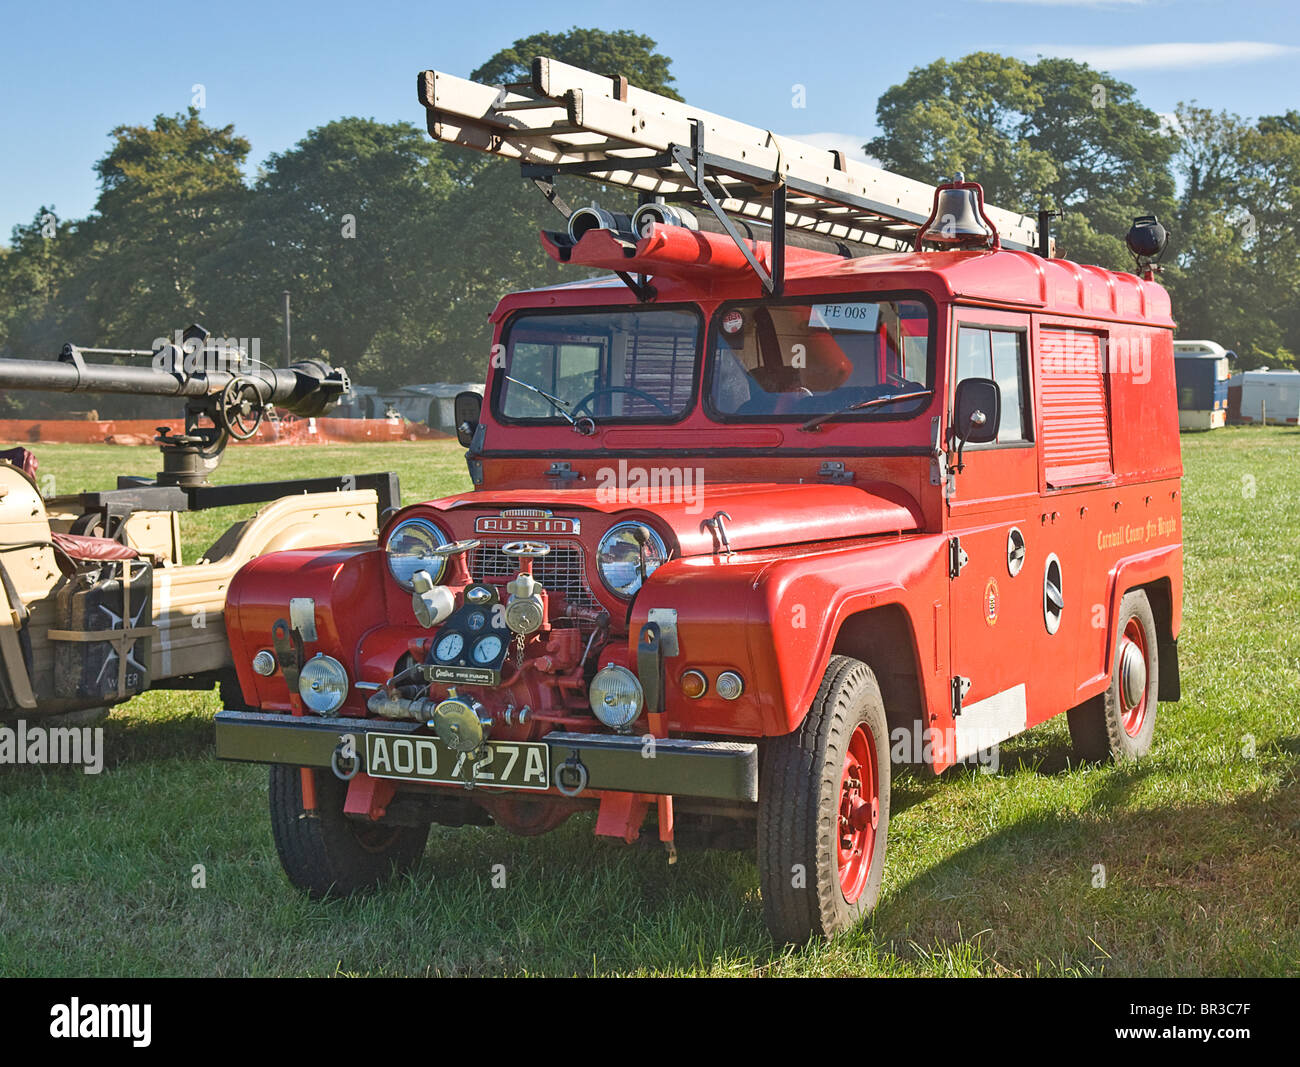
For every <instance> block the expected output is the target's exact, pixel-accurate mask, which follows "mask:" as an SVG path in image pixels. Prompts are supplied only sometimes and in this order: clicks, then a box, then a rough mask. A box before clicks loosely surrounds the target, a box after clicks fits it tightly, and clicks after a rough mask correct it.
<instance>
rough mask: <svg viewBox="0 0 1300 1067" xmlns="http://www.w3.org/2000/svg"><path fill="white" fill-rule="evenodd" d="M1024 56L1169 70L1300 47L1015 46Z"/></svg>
mask: <svg viewBox="0 0 1300 1067" xmlns="http://www.w3.org/2000/svg"><path fill="white" fill-rule="evenodd" d="M1018 51H1019V52H1020V53H1022V54H1023V55H1026V56H1038V55H1043V56H1062V57H1064V58H1066V59H1075V60H1078V61H1079V62H1080V63H1087V64H1088V65H1089V66H1090V67H1096V68H1097V69H1098V70H1110V71H1115V70H1171V69H1174V68H1183V69H1186V70H1194V69H1196V68H1198V67H1210V66H1226V65H1229V64H1233V63H1258V62H1260V61H1261V60H1267V59H1278V58H1280V57H1282V56H1289V55H1294V54H1295V53H1297V52H1300V48H1296V47H1294V46H1292V45H1286V44H1274V43H1272V42H1269V41H1205V42H1182V43H1169V44H1132V45H1086V44H1038V45H1028V46H1026V47H1023V48H1020V49H1018Z"/></svg>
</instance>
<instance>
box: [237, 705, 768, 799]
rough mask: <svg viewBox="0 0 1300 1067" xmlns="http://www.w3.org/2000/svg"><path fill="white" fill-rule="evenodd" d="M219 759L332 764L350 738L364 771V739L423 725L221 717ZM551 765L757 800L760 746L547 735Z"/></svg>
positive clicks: (598, 780)
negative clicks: (577, 765) (574, 763)
mask: <svg viewBox="0 0 1300 1067" xmlns="http://www.w3.org/2000/svg"><path fill="white" fill-rule="evenodd" d="M216 725H217V758H218V759H224V760H233V761H236V762H241V763H286V764H289V765H290V766H294V767H329V766H330V764H331V760H332V758H333V756H334V752H335V750H336V749H337V748H338V746H339V744H340V742H341V741H342V739H343V738H344V737H345V736H346V735H347V734H352V735H353V736H354V737H355V738H356V741H357V743H356V746H355V748H356V752H357V755H358V758H359V759H360V760H361V762H362V767H361V770H363V771H365V770H367V768H366V767H365V765H364V764H365V752H366V745H365V743H364V740H365V739H364V736H363V735H364V734H367V733H370V732H372V731H377V732H379V733H384V734H419V733H423V730H424V728H423V727H422V726H421V725H420V724H419V723H412V722H389V721H387V720H376V719H317V718H306V717H298V716H292V715H283V714H281V715H268V714H265V713H263V712H256V711H221V712H218V713H217V720H216ZM540 743H541V744H544V745H546V746H547V748H549V749H550V755H551V766H552V767H553V768H554V767H559V766H560V764H562V763H564V762H565V761H567V760H570V759H572V758H574V757H576V758H577V759H579V760H581V761H582V764H583V766H585V767H586V769H587V786H586V788H587V789H591V790H607V791H611V792H620V793H651V794H660V795H665V796H682V797H709V798H712V799H717V800H746V801H756V800H758V746H757V745H755V744H750V743H747V742H741V741H688V740H684V739H681V738H656V739H655V743H654V748H653V756H650V755H649V754H648V751H649V749H648V746H647V744H646V742H645V741H644V740H643V739H642V738H640V737H624V736H620V735H615V734H575V733H560V732H553V733H549V734H547V735H546V736H545V737H543V738H541V741H540Z"/></svg>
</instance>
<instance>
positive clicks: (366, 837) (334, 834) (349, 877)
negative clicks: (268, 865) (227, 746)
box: [270, 763, 429, 898]
mask: <svg viewBox="0 0 1300 1067" xmlns="http://www.w3.org/2000/svg"><path fill="white" fill-rule="evenodd" d="M308 773H310V774H312V775H314V780H315V784H316V810H315V811H314V812H308V811H304V810H303V801H302V770H301V768H298V767H289V766H286V765H285V764H282V763H275V764H272V765H271V788H270V801H271V832H272V834H273V836H274V837H275V850H276V852H278V853H279V855H280V864H281V865H282V866H283V867H284V873H285V874H286V875H288V876H289V881H290V882H292V883H293V884H294V885H295V886H296V887H297V888H299V889H301V890H303V892H305V893H307V894H308V895H309V896H311V897H316V898H319V897H324V896H328V895H331V894H333V895H337V896H346V895H348V894H350V893H356V892H358V891H361V890H365V889H370V888H372V887H373V886H375V885H377V884H379V883H380V882H382V881H384V880H385V879H386V878H389V877H391V876H392V875H394V874H400V873H402V872H403V871H406V870H409V869H410V868H412V867H414V866H415V864H416V863H418V862H419V860H420V857H421V856H422V855H424V846H425V844H426V842H427V841H428V838H429V825H428V824H427V823H425V824H424V825H423V826H385V825H382V824H375V823H369V824H368V823H366V822H361V821H357V820H353V819H350V818H348V817H347V816H346V815H344V814H343V802H344V800H345V798H346V797H347V783H346V782H342V781H340V780H339V779H338V778H336V777H334V775H332V774H330V773H329V772H327V771H319V770H318V771H309V772H308Z"/></svg>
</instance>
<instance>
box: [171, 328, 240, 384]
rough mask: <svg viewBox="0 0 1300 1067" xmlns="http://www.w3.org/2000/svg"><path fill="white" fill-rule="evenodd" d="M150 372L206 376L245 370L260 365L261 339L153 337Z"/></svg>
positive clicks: (177, 332)
mask: <svg viewBox="0 0 1300 1067" xmlns="http://www.w3.org/2000/svg"><path fill="white" fill-rule="evenodd" d="M149 347H150V348H151V349H152V350H153V369H154V370H160V371H166V372H167V373H168V374H177V373H180V374H200V373H202V374H209V373H211V372H213V371H223V370H230V369H232V368H234V367H242V368H244V369H248V368H250V367H256V366H258V365H259V364H260V363H261V361H262V339H261V338H260V337H207V338H203V337H185V336H183V335H182V334H181V331H180V330H177V331H176V333H175V335H174V336H172V337H170V338H169V337H155V338H154V339H153V341H152V342H151V343H150V345H149Z"/></svg>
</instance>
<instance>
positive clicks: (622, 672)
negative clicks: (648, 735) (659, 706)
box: [587, 663, 645, 730]
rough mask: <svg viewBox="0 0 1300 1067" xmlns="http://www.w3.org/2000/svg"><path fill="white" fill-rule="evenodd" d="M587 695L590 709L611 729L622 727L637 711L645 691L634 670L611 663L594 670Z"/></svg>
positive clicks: (634, 716)
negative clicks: (594, 674)
mask: <svg viewBox="0 0 1300 1067" xmlns="http://www.w3.org/2000/svg"><path fill="white" fill-rule="evenodd" d="M587 699H588V700H590V701H591V713H592V714H593V715H595V716H596V718H598V719H599V720H600V721H601V722H603V723H604V724H605V725H606V726H608V727H609V728H610V729H611V730H626V729H627V728H628V727H629V726H631V725H632V723H634V722H636V717H637V716H638V715H640V714H641V705H642V704H643V703H644V701H645V693H644V691H643V690H642V689H641V682H640V680H639V679H638V678H637V676H636V675H635V674H633V673H632V672H631V671H630V670H628V669H627V668H626V667H619V666H617V665H616V664H613V663H611V664H609V665H608V666H605V667H602V668H601V669H600V670H598V671H597V672H596V677H594V678H593V679H592V680H591V688H590V689H588V690H587Z"/></svg>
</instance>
